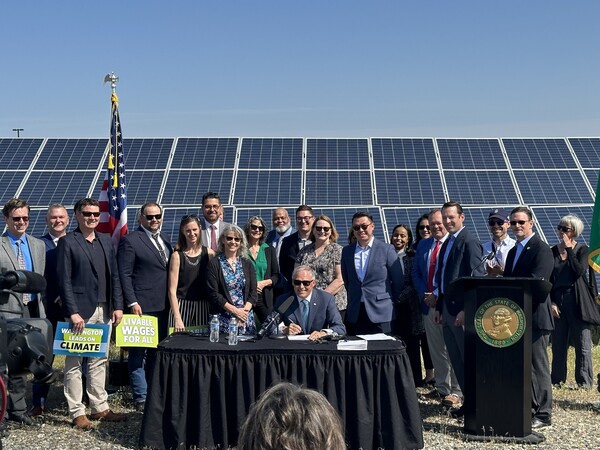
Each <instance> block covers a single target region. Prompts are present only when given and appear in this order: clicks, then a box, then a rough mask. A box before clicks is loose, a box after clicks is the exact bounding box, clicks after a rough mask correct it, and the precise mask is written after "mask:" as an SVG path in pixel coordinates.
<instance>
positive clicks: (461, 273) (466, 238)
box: [435, 228, 484, 316]
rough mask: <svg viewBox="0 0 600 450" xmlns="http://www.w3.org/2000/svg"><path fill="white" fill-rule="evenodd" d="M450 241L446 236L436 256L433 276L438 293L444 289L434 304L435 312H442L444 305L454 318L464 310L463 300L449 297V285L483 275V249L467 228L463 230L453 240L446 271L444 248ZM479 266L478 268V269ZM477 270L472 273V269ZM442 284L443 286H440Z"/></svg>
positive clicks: (458, 297)
mask: <svg viewBox="0 0 600 450" xmlns="http://www.w3.org/2000/svg"><path fill="white" fill-rule="evenodd" d="M450 239H452V236H448V239H446V242H444V245H442V248H441V249H440V253H439V254H438V262H437V264H438V267H437V272H436V274H435V279H436V281H437V286H438V292H441V291H440V288H441V287H442V286H443V287H444V294H443V295H438V301H437V304H436V310H438V311H439V312H440V313H441V312H442V305H443V303H446V308H447V309H448V312H449V313H450V314H451V315H453V316H455V315H457V314H458V313H459V312H461V311H462V310H463V309H464V299H463V297H462V296H454V295H451V293H450V292H448V291H450V283H452V282H453V281H454V280H456V279H458V278H461V277H468V276H471V275H483V273H484V268H483V265H482V264H480V263H481V258H482V255H483V247H482V246H481V243H480V242H479V239H477V238H476V237H475V236H473V235H472V234H471V232H470V231H469V230H468V229H467V228H463V229H462V231H461V232H460V233H459V234H458V237H457V238H456V239H455V240H454V244H452V248H451V249H450V254H449V255H448V259H447V260H446V270H445V271H444V270H443V267H444V255H445V253H446V248H447V247H448V244H449V242H450ZM478 266H479V267H478ZM476 268H477V270H476V271H475V272H474V273H473V269H476ZM442 272H444V279H443V280H442ZM442 283H443V284H442Z"/></svg>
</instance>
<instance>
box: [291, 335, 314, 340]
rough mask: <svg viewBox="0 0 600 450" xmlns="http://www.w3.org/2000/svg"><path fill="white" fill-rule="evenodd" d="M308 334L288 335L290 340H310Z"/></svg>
mask: <svg viewBox="0 0 600 450" xmlns="http://www.w3.org/2000/svg"><path fill="white" fill-rule="evenodd" d="M308 336H309V335H308V334H294V335H292V336H288V341H308Z"/></svg>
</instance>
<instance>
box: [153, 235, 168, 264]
mask: <svg viewBox="0 0 600 450" xmlns="http://www.w3.org/2000/svg"><path fill="white" fill-rule="evenodd" d="M152 238H153V239H154V240H155V241H156V246H157V247H158V253H160V257H161V258H162V260H163V264H164V265H165V266H166V265H167V254H166V253H165V249H164V248H163V246H162V245H160V241H159V240H158V233H156V234H153V235H152Z"/></svg>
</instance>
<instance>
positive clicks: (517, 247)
mask: <svg viewBox="0 0 600 450" xmlns="http://www.w3.org/2000/svg"><path fill="white" fill-rule="evenodd" d="M515 248H516V250H515V260H514V261H513V266H512V269H513V270H514V268H515V266H516V265H517V261H518V260H519V256H521V252H522V251H523V246H522V245H521V243H520V242H517V243H516V244H515Z"/></svg>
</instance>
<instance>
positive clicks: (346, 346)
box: [337, 339, 369, 350]
mask: <svg viewBox="0 0 600 450" xmlns="http://www.w3.org/2000/svg"><path fill="white" fill-rule="evenodd" d="M368 344H369V343H368V342H367V341H361V340H358V339H357V340H355V341H338V345H337V349H338V350H366V349H367V346H368Z"/></svg>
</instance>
